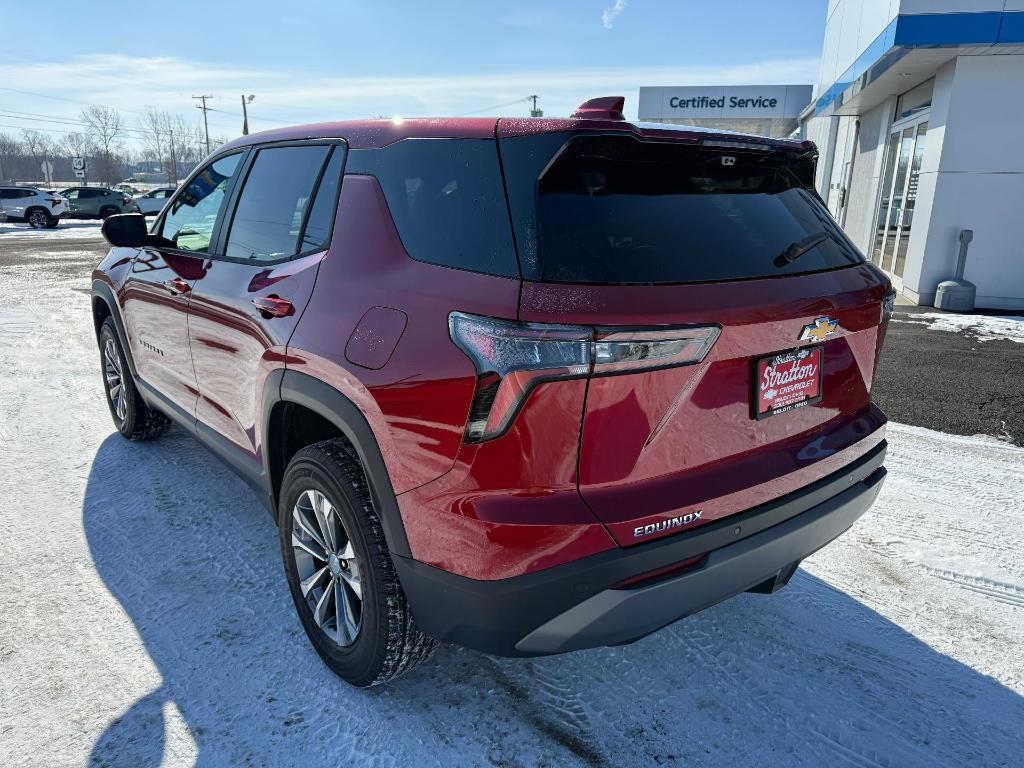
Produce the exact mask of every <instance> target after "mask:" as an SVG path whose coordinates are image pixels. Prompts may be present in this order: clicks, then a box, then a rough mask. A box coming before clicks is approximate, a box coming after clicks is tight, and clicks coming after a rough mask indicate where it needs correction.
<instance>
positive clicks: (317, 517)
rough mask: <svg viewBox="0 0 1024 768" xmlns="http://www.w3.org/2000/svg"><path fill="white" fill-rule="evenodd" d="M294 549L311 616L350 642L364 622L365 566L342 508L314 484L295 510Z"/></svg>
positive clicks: (335, 638)
mask: <svg viewBox="0 0 1024 768" xmlns="http://www.w3.org/2000/svg"><path fill="white" fill-rule="evenodd" d="M292 550H293V551H294V555H295V567H296V569H297V572H298V577H299V586H300V589H301V590H302V596H303V597H304V598H305V600H306V605H308V606H309V609H310V611H312V613H313V620H314V621H315V622H316V624H317V626H318V627H320V629H321V630H322V631H323V632H324V634H326V635H327V636H328V637H329V638H330V639H331V640H333V641H334V642H335V643H337V644H338V645H340V646H349V645H352V643H354V642H355V641H356V638H357V637H358V636H359V629H360V627H361V626H362V620H363V587H362V578H361V576H362V570H361V567H360V563H359V559H358V558H357V557H356V553H355V549H354V548H353V546H352V537H351V536H349V534H348V531H347V530H346V529H345V523H344V521H343V520H342V519H341V514H340V512H339V511H338V509H337V508H336V507H335V506H334V505H333V504H331V502H330V501H329V500H328V499H327V497H326V496H325V495H324V494H323V493H321V492H320V491H318V490H316V489H315V488H310V489H309V490H306V491H303V492H302V494H301V495H300V496H299V499H298V501H296V502H295V506H294V508H293V509H292Z"/></svg>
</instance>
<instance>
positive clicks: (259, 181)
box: [224, 144, 331, 261]
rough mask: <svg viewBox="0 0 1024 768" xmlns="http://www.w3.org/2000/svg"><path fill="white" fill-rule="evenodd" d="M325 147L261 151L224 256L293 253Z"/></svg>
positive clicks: (250, 257)
mask: <svg viewBox="0 0 1024 768" xmlns="http://www.w3.org/2000/svg"><path fill="white" fill-rule="evenodd" d="M330 151H331V146H330V145H327V144H318V145H298V146H285V147H270V148H267V149H261V150H260V151H259V154H257V155H256V159H255V161H254V162H253V164H252V168H251V169H250V171H249V174H248V177H247V178H246V180H245V185H244V186H243V187H242V192H241V195H240V196H239V198H238V205H237V207H236V208H235V214H234V218H233V219H232V221H231V230H230V232H229V234H228V239H227V246H226V248H225V252H224V255H225V256H227V257H228V258H234V259H248V260H252V261H277V260H279V259H284V258H290V257H292V256H294V255H295V254H296V253H297V252H298V244H299V235H300V234H301V232H302V227H303V224H304V223H305V219H306V210H307V208H308V207H309V205H310V201H311V199H312V196H313V192H314V190H315V187H316V183H317V180H318V179H319V178H320V170H321V169H322V168H323V164H324V161H325V160H326V159H327V155H328V153H329V152H330Z"/></svg>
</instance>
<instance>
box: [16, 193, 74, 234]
mask: <svg viewBox="0 0 1024 768" xmlns="http://www.w3.org/2000/svg"><path fill="white" fill-rule="evenodd" d="M0 207H2V208H3V209H4V212H5V213H6V214H7V220H8V221H24V222H26V223H27V224H29V226H31V227H32V228H33V229H43V228H44V227H45V228H48V229H52V228H53V227H56V226H57V224H58V223H59V222H60V217H61V216H63V215H64V214H65V213H67V212H68V201H67V200H65V199H64V198H63V197H61V196H60V195H58V194H55V193H53V192H45V191H43V190H41V189H35V188H34V187H0Z"/></svg>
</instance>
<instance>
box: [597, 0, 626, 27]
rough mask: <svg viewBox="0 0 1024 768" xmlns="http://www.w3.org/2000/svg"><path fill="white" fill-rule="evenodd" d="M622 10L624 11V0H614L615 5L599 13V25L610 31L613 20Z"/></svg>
mask: <svg viewBox="0 0 1024 768" xmlns="http://www.w3.org/2000/svg"><path fill="white" fill-rule="evenodd" d="M624 10H626V0H615V5H613V6H612V7H611V8H605V9H604V10H603V11H602V12H601V23H602V24H604V28H605V29H611V28H612V27H613V26H614V24H615V19H616V18H618V15H619V14H620V13H622V12H623V11H624Z"/></svg>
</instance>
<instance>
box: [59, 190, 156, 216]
mask: <svg viewBox="0 0 1024 768" xmlns="http://www.w3.org/2000/svg"><path fill="white" fill-rule="evenodd" d="M61 194H62V195H63V196H64V197H66V198H67V201H68V205H69V206H70V210H69V212H68V215H69V216H71V217H74V218H82V219H85V218H101V219H105V218H107V217H108V216H113V215H114V214H116V213H138V210H139V207H138V206H137V205H136V204H135V201H134V200H132V198H131V196H130V195H126V194H125V193H124V192H119V191H117V190H114V189H107V188H106V187H68V188H67V189H65V190H63V191H62V192H61Z"/></svg>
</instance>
